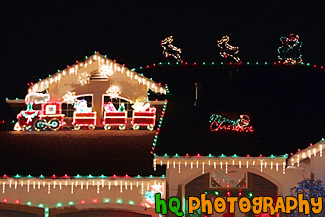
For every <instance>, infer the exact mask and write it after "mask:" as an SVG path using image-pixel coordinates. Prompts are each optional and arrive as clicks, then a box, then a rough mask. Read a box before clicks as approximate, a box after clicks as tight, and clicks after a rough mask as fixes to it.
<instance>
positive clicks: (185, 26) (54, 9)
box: [0, 0, 325, 116]
mask: <svg viewBox="0 0 325 217" xmlns="http://www.w3.org/2000/svg"><path fill="white" fill-rule="evenodd" d="M318 2H321V1H318ZM1 7H2V10H1V30H2V31H1V70H2V78H1V85H0V86H1V99H0V100H1V102H3V100H4V99H5V98H6V97H8V98H11V99H12V98H16V97H19V98H23V97H24V96H25V94H26V90H27V83H29V82H36V81H38V79H39V78H44V77H47V76H48V74H54V73H55V72H56V71H57V70H58V69H63V68H65V67H66V65H71V64H73V63H75V61H76V60H82V59H84V57H85V56H90V55H91V54H93V53H94V51H99V52H100V53H102V54H106V55H108V57H109V58H111V59H116V60H117V62H119V63H125V64H126V66H128V67H129V68H133V67H135V66H142V65H145V64H150V63H153V62H157V61H162V60H164V58H163V56H162V49H161V47H160V40H162V39H164V38H165V37H166V36H169V35H173V36H174V45H176V46H178V47H181V48H182V49H183V54H182V56H183V59H184V60H187V61H197V62H199V61H209V60H216V59H218V58H219V56H218V49H217V46H216V41H217V40H218V39H220V38H221V37H222V36H223V35H225V34H228V35H229V36H230V44H231V45H235V46H239V47H240V57H241V58H242V59H243V60H244V61H273V60H275V59H276V56H277V52H276V49H277V47H278V46H279V45H280V41H279V38H280V37H281V36H287V35H288V34H290V33H292V32H294V33H297V34H299V35H300V37H301V40H302V42H303V59H304V60H305V61H306V62H311V63H312V64H318V65H319V64H324V53H323V52H324V50H325V45H324V44H325V43H324V38H325V31H323V28H324V26H325V19H324V14H323V12H324V10H325V8H324V6H323V4H321V3H316V2H314V1H238V2H236V1H143V0H142V1H141V0H140V1H96V0H95V1H83V0H80V1H10V2H9V1H7V2H5V3H2V5H1ZM2 116H3V115H2Z"/></svg>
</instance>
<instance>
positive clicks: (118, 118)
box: [103, 111, 127, 130]
mask: <svg viewBox="0 0 325 217" xmlns="http://www.w3.org/2000/svg"><path fill="white" fill-rule="evenodd" d="M126 123H127V112H126V111H123V112H122V111H105V112H104V122H103V125H104V129H105V130H110V129H111V128H112V126H118V127H119V129H120V130H124V129H125V127H126Z"/></svg>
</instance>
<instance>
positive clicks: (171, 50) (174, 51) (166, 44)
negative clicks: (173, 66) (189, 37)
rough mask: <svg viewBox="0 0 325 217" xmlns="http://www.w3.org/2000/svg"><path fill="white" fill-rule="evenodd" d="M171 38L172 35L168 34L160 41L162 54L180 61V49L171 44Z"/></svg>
mask: <svg viewBox="0 0 325 217" xmlns="http://www.w3.org/2000/svg"><path fill="white" fill-rule="evenodd" d="M173 40H174V39H173V36H169V37H167V38H165V39H164V40H162V41H161V44H160V45H161V46H162V48H163V49H164V50H163V54H164V56H165V57H166V58H167V57H168V56H172V57H174V58H175V59H176V60H177V62H181V61H182V58H181V55H180V54H181V53H182V50H181V49H180V48H178V47H175V46H174V45H172V42H173Z"/></svg>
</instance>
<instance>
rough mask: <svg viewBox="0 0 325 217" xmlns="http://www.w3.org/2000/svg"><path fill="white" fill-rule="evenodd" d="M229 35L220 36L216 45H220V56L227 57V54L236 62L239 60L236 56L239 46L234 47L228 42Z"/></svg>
mask: <svg viewBox="0 0 325 217" xmlns="http://www.w3.org/2000/svg"><path fill="white" fill-rule="evenodd" d="M228 42H229V36H228V35H225V36H222V38H221V40H219V41H217V45H218V47H220V56H221V57H224V58H227V57H228V56H229V57H231V58H233V59H234V60H235V61H236V62H237V63H238V62H240V58H239V57H238V52H239V47H234V46H231V45H230V44H228Z"/></svg>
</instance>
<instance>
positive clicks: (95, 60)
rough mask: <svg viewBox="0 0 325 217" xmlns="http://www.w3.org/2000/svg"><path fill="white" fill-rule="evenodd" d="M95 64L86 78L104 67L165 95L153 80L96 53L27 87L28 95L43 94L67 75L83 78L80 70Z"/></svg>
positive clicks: (164, 91) (164, 89)
mask: <svg viewBox="0 0 325 217" xmlns="http://www.w3.org/2000/svg"><path fill="white" fill-rule="evenodd" d="M94 64H95V66H94V67H95V69H96V70H92V71H91V72H90V73H88V75H87V76H89V77H90V75H91V74H93V73H96V72H98V71H100V70H101V68H102V67H105V68H106V69H107V70H110V72H112V73H121V74H125V75H126V76H127V77H128V78H130V79H137V80H138V82H139V84H143V85H146V86H147V88H148V89H149V90H151V91H153V92H155V93H160V94H165V95H166V94H167V90H166V87H165V86H162V85H161V84H160V83H159V84H158V83H156V82H154V81H153V80H151V79H149V78H147V77H145V76H143V75H142V74H140V73H137V72H135V71H133V70H130V69H128V68H127V67H125V65H124V64H123V65H121V64H119V63H116V62H115V61H113V60H111V59H109V58H107V57H106V55H101V54H99V53H98V52H97V53H95V54H93V55H92V56H90V57H88V58H86V59H85V60H84V61H76V63H75V64H73V65H71V66H68V67H67V68H65V69H63V70H58V72H57V73H55V74H53V75H50V76H49V77H48V78H45V79H43V80H40V81H38V82H37V83H35V84H33V85H32V86H30V87H29V89H28V93H35V92H43V91H45V90H46V89H48V88H49V86H50V85H52V84H55V83H57V82H59V81H60V80H61V79H62V78H63V77H64V76H67V75H72V74H74V75H79V76H84V75H83V73H80V70H81V69H82V68H87V67H89V66H90V65H92V66H93V65H94Z"/></svg>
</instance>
